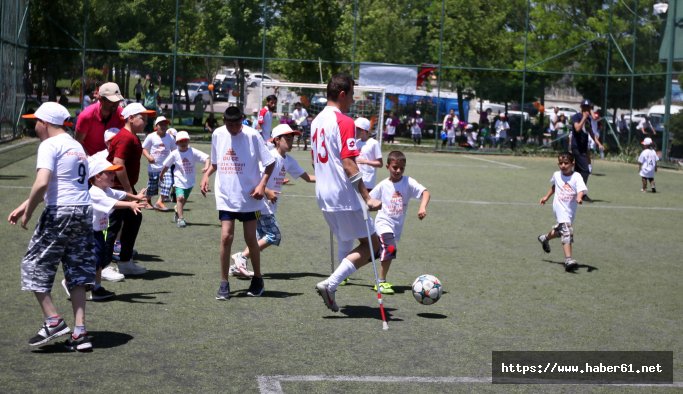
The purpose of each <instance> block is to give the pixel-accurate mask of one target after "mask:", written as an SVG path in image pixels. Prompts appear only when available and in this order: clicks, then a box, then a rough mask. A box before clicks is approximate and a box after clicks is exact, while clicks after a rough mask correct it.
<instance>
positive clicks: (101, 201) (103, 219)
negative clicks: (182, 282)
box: [62, 155, 146, 301]
mask: <svg viewBox="0 0 683 394" xmlns="http://www.w3.org/2000/svg"><path fill="white" fill-rule="evenodd" d="M88 169H89V171H88V172H89V174H88V176H89V179H90V183H92V186H91V187H90V190H89V193H90V199H91V201H92V208H93V218H92V227H93V237H94V238H95V247H94V248H93V250H94V252H95V256H96V257H97V272H96V276H95V286H93V288H92V289H91V292H90V299H91V300H93V301H101V300H106V299H108V298H112V297H114V296H115V295H116V294H115V293H113V292H111V291H108V290H107V289H105V288H104V287H102V285H101V283H102V270H103V268H104V267H106V266H107V264H109V262H110V261H111V258H112V254H111V253H107V250H106V242H105V235H104V232H105V231H106V230H107V228H108V227H109V214H110V213H111V212H112V211H113V210H114V209H130V210H132V211H133V212H134V213H135V214H138V213H140V209H142V208H143V207H144V206H145V204H144V201H145V191H146V189H142V190H140V193H138V194H137V195H133V194H130V193H126V192H124V191H123V190H116V189H112V188H111V186H112V184H113V182H114V177H115V175H114V173H115V172H116V171H121V170H123V166H120V165H113V164H111V163H110V162H108V161H107V159H106V158H103V157H98V156H96V155H93V156H90V158H89V159H88ZM124 199H129V200H135V201H121V200H124ZM140 201H142V202H140ZM109 269H111V268H109ZM119 277H120V278H119V279H118V280H121V279H123V275H120V274H119ZM62 286H64V289H65V290H66V292H67V294H68V295H69V296H70V293H69V289H68V287H67V286H66V282H65V281H62Z"/></svg>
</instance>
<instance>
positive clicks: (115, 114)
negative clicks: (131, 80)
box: [75, 82, 125, 155]
mask: <svg viewBox="0 0 683 394" xmlns="http://www.w3.org/2000/svg"><path fill="white" fill-rule="evenodd" d="M98 96H99V99H98V100H97V101H96V102H95V103H94V104H91V105H89V106H88V107H87V108H86V109H84V110H83V112H81V114H80V115H79V116H78V121H77V122H76V134H75V137H76V141H78V142H80V143H81V145H83V149H84V150H85V153H86V154H88V155H94V154H95V153H97V152H99V151H101V150H103V149H106V146H105V144H104V131H105V130H107V129H111V128H117V129H120V128H122V127H123V126H124V124H125V122H124V121H123V119H122V118H121V112H122V111H123V108H121V107H120V106H119V104H120V102H121V101H122V100H123V96H122V95H121V91H120V90H119V85H117V84H115V83H113V82H107V83H105V84H103V85H102V86H100V89H99V91H98Z"/></svg>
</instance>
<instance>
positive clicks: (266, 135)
mask: <svg viewBox="0 0 683 394" xmlns="http://www.w3.org/2000/svg"><path fill="white" fill-rule="evenodd" d="M276 108H277V96H275V95H274V94H271V95H270V96H268V97H266V105H265V106H264V107H263V108H261V110H260V111H259V113H258V121H257V122H256V130H258V131H259V132H260V133H261V138H263V140H264V141H266V142H267V141H268V140H269V139H270V133H271V131H272V130H273V113H274V112H275V109H276Z"/></svg>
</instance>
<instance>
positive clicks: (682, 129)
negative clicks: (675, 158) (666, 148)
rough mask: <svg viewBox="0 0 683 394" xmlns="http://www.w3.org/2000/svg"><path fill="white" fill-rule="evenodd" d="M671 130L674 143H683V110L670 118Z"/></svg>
mask: <svg viewBox="0 0 683 394" xmlns="http://www.w3.org/2000/svg"><path fill="white" fill-rule="evenodd" d="M669 132H670V133H671V136H672V137H673V140H674V144H676V145H683V112H679V113H677V114H676V115H673V116H672V117H671V118H670V119H669Z"/></svg>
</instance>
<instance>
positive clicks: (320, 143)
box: [311, 129, 329, 164]
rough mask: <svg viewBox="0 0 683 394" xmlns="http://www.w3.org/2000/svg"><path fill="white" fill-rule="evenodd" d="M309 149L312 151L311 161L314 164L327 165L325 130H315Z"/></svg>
mask: <svg viewBox="0 0 683 394" xmlns="http://www.w3.org/2000/svg"><path fill="white" fill-rule="evenodd" d="M311 142H312V144H311V148H312V149H313V161H314V162H315V163H322V164H325V163H327V160H328V159H329V157H328V155H327V143H326V141H325V129H315V131H314V132H313V136H312V137H311Z"/></svg>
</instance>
